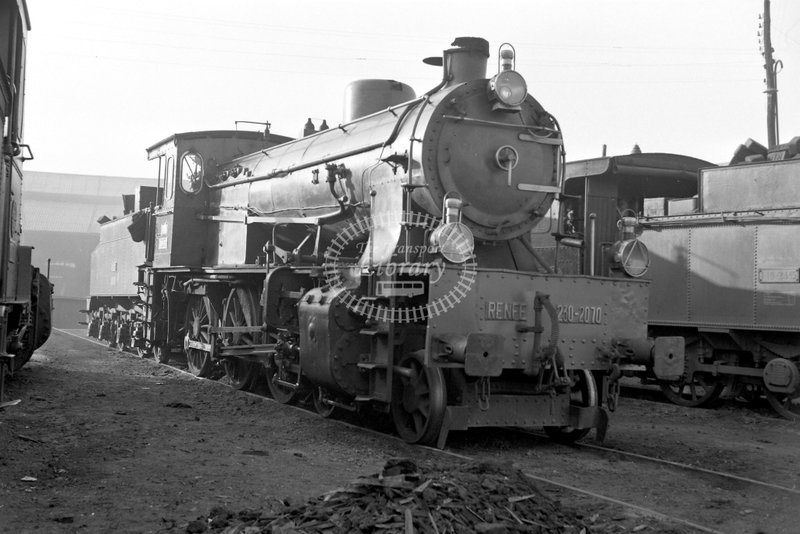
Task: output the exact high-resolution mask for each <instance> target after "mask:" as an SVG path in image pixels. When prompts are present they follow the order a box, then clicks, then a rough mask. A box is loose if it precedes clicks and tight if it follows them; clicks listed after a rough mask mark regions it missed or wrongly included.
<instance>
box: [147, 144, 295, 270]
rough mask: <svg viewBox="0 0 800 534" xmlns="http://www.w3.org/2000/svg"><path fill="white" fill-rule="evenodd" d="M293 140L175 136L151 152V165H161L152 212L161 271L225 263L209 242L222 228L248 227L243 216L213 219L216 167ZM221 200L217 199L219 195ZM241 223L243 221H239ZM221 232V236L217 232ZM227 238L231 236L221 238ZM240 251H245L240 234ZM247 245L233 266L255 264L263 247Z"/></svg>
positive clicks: (251, 241)
mask: <svg viewBox="0 0 800 534" xmlns="http://www.w3.org/2000/svg"><path fill="white" fill-rule="evenodd" d="M287 140H289V138H286V137H281V136H275V135H270V134H269V133H267V134H266V135H265V134H264V133H262V132H245V131H207V132H189V133H181V134H175V135H173V136H170V137H168V138H167V139H164V140H163V141H161V142H160V143H157V144H155V145H153V146H151V147H150V148H148V149H147V155H148V159H150V160H158V194H157V195H156V198H157V202H156V206H155V210H154V212H153V216H154V217H153V219H154V220H153V226H152V227H153V229H154V236H153V238H152V239H153V243H152V249H151V253H150V254H149V255H148V258H149V259H150V258H151V259H152V261H153V265H154V266H156V267H175V266H201V265H208V264H209V263H210V264H216V263H221V262H219V261H218V260H219V259H220V258H219V251H218V250H217V249H218V245H217V244H216V243H214V244H212V245H209V243H208V236H209V235H217V234H218V233H219V232H220V231H221V230H222V229H221V228H214V229H212V228H209V225H214V226H220V225H221V226H222V227H224V226H225V224H226V223H228V224H237V223H238V224H241V223H243V222H244V219H243V218H242V215H243V214H241V213H239V214H232V215H231V217H228V218H227V219H226V220H223V219H224V218H220V217H216V218H215V217H213V216H210V215H209V213H208V212H209V209H211V208H212V207H213V205H214V204H216V206H217V207H218V205H219V202H218V200H217V201H216V202H215V195H214V194H213V193H211V192H210V189H209V187H208V186H209V185H210V184H214V183H216V181H217V180H218V174H217V162H220V161H230V160H231V159H234V158H236V157H238V156H241V155H242V154H249V153H252V152H256V151H258V150H263V149H265V148H267V147H269V146H273V145H275V144H277V143H279V142H284V141H287ZM217 196H218V195H217ZM237 216H238V219H241V220H240V221H238V220H236V219H237ZM214 230H216V231H214ZM222 233H226V232H222ZM228 235H232V236H236V241H237V242H236V245H237V247H234V246H233V245H234V243H231V244H230V245H232V246H229V247H228V249H232V248H239V249H241V250H244V247H242V246H238V245H240V244H242V243H240V241H242V239H241V237H240V236H238V234H236V233H228ZM258 241H259V240H257V239H247V237H246V236H245V237H244V239H243V243H247V244H248V245H249V246H247V253H246V254H245V257H242V258H229V262H230V263H235V262H237V260H238V262H239V263H245V262H246V261H247V260H249V261H250V262H253V261H254V259H255V256H256V254H257V249H258V247H260V246H261V245H263V240H262V241H260V243H261V244H260V245H259V244H258Z"/></svg>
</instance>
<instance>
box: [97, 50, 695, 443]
mask: <svg viewBox="0 0 800 534" xmlns="http://www.w3.org/2000/svg"><path fill="white" fill-rule="evenodd" d="M498 56H499V57H498V68H497V72H496V74H494V75H493V76H491V77H487V75H486V71H487V65H488V58H489V57H490V49H489V44H488V43H487V42H486V41H485V40H483V39H480V38H458V39H456V40H455V42H454V43H453V48H450V49H448V50H445V51H444V53H443V55H442V56H441V57H436V58H429V59H428V60H426V62H427V63H429V64H432V65H436V66H439V67H441V69H442V73H443V76H442V81H441V83H439V84H438V85H437V86H436V87H434V88H433V89H431V90H430V91H428V92H426V93H424V94H423V95H421V96H416V94H415V92H414V91H413V90H412V89H411V88H410V87H409V86H407V85H405V84H402V83H400V82H397V81H393V80H360V81H357V82H354V83H353V84H351V85H350V86H349V87H348V89H347V91H346V94H347V101H346V105H345V109H346V116H345V118H344V121H343V122H342V123H341V124H339V125H337V126H333V127H330V128H325V127H320V129H319V130H315V129H314V125H313V123H312V124H310V125H309V126H310V127H309V128H308V129H307V132H306V134H307V135H305V136H304V137H302V138H299V139H288V138H282V137H280V136H276V135H274V134H272V133H271V132H270V131H269V129H267V131H266V132H264V133H263V134H262V133H248V132H226V131H214V132H194V133H184V134H176V135H173V136H170V137H169V138H167V139H165V140H164V141H162V142H160V143H157V144H155V145H153V146H152V147H150V148H149V149H148V155H149V157H150V158H151V159H154V160H158V162H159V169H160V171H159V187H158V188H157V191H156V194H155V202H154V203H153V206H151V207H147V208H146V209H143V210H141V211H139V212H137V217H138V220H137V221H134V220H133V217H134V216H133V215H131V216H130V218H129V219H125V218H123V219H118V220H116V221H114V224H117V225H122V224H127V225H128V226H130V227H131V233H132V235H134V234H135V237H136V238H138V239H140V240H141V242H142V243H144V245H143V246H144V248H143V255H142V257H141V261H140V262H139V263H140V265H139V267H138V279H137V281H136V282H135V284H136V287H137V288H138V297H137V298H136V299H133V300H134V301H135V303H136V304H137V305H138V306H140V307H141V313H136V312H134V313H132V314H130V315H131V318H129V319H121V322H122V323H124V324H126V325H127V326H126V328H128V331H130V332H136V334H135V335H132V336H131V342H130V344H131V345H132V346H135V347H137V348H140V349H143V350H146V351H152V352H153V354H154V356H155V357H156V358H157V359H158V360H160V361H165V360H167V359H169V358H170V357H172V356H173V355H177V354H178V353H180V352H183V353H184V354H185V356H186V359H187V362H188V365H189V369H190V370H191V371H192V372H193V373H194V374H196V375H198V376H211V375H213V374H214V373H215V372H216V370H217V369H221V370H223V371H224V374H225V376H226V379H227V380H228V381H229V383H231V384H232V385H233V386H235V387H238V388H247V387H251V386H252V385H253V383H254V382H255V381H257V380H259V378H260V377H261V376H262V375H264V376H265V377H266V381H267V385H268V386H269V389H270V392H271V394H272V395H273V396H274V397H275V399H277V400H278V401H280V402H290V401H293V400H294V399H298V398H305V399H309V401H311V402H313V405H314V407H315V408H316V409H317V411H318V412H319V413H321V414H322V415H329V414H330V413H331V412H332V411H333V410H334V409H344V410H352V411H356V410H363V409H366V408H371V409H373V410H376V411H378V412H381V413H386V414H389V415H390V416H391V418H392V421H393V422H394V425H395V428H396V429H397V431H398V433H399V434H400V435H401V436H402V437H403V438H404V439H406V440H407V441H409V442H413V443H435V444H438V445H439V446H443V445H444V442H445V440H446V438H447V434H448V432H449V431H451V430H465V429H467V428H470V427H476V426H520V427H533V426H543V427H545V429H547V431H548V432H549V433H551V434H552V435H554V436H556V437H557V438H559V439H565V440H574V439H578V438H580V437H582V436H584V435H586V434H587V433H588V432H589V431H590V430H591V429H592V428H595V429H597V432H598V436H599V437H601V438H602V436H603V434H604V433H605V429H606V426H607V420H608V414H607V410H608V409H609V408H610V409H613V407H614V405H615V403H616V399H617V395H618V387H617V381H616V380H617V378H618V376H619V370H618V365H619V364H620V363H622V362H627V361H637V362H645V361H646V362H650V363H652V362H656V367H657V368H658V370H659V372H660V373H662V374H663V376H666V377H669V376H671V375H672V374H674V373H675V372H676V371H675V369H680V368H682V366H683V361H682V358H683V353H682V347H683V345H682V343H678V342H677V341H676V339H675V338H671V337H664V338H660V339H647V337H646V316H647V301H648V288H647V283H646V282H643V281H641V280H637V279H634V278H627V279H620V278H616V279H614V278H608V277H606V278H599V277H592V276H563V275H558V274H555V273H554V272H552V270H550V269H549V268H548V266H547V265H546V264H545V262H543V261H542V259H541V258H540V257H539V255H538V254H537V253H536V251H535V250H534V248H533V247H532V246H531V243H530V237H529V234H530V231H531V229H532V228H533V227H534V225H536V224H537V222H539V221H540V220H541V219H542V217H543V216H544V215H545V213H547V211H548V209H549V208H550V206H551V204H552V202H553V198H554V197H555V195H557V194H559V193H560V191H561V173H562V170H563V151H562V146H563V139H562V135H561V131H560V129H559V127H558V123H557V122H556V120H555V119H554V117H553V116H552V115H550V114H549V113H548V112H547V111H546V110H545V109H544V108H543V107H542V105H541V104H539V102H537V101H536V100H535V99H534V98H533V97H532V96H531V95H530V94H528V90H527V85H526V82H525V79H524V78H523V77H522V75H520V74H519V73H518V72H516V70H515V69H514V65H515V61H516V58H515V51H514V49H513V47H511V46H510V45H503V46H502V47H501V48H500V50H499V53H498ZM95 254H96V256H97V257H98V258H99V260H98V262H97V269H94V270H93V273H92V276H93V280H94V279H95V277H97V278H98V279H100V278H102V277H106V278H107V276H108V272H104V271H105V270H106V269H108V268H109V267H111V263H110V262H114V264H113V265H114V267H115V268H118V267H119V266H118V264H117V263H116V260H115V254H111V253H110V248H103V247H102V246H101V247H100V248H98V250H97V251H96V252H95ZM93 265H94V263H93ZM130 267H131V266H130V262H129V268H130ZM127 291H128V293H130V288H128V289H127ZM111 293H113V291H111ZM120 302H121V301H120ZM117 304H118V303H117ZM115 306H116V305H115ZM120 307H121V309H122V311H124V312H125V313H129V312H130V311H131V310H133V307H126V306H122V305H120ZM125 313H121V314H118V317H123V316H124V315H125ZM118 320H120V319H118ZM126 321H127V322H126Z"/></svg>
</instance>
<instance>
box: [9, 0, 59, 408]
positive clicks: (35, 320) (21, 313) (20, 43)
mask: <svg viewBox="0 0 800 534" xmlns="http://www.w3.org/2000/svg"><path fill="white" fill-rule="evenodd" d="M0 29H2V30H3V32H2V35H3V40H4V41H5V44H4V46H3V47H2V48H0V74H2V76H0V129H2V131H3V148H2V150H3V157H2V160H1V161H0V176H2V178H3V180H2V187H1V188H0V235H1V236H3V238H2V241H1V242H2V246H0V266H2V270H0V403H2V401H3V394H4V387H5V376H6V374H7V373H8V372H10V373H13V372H14V371H17V370H18V369H20V368H21V367H22V366H23V365H25V363H26V362H27V361H28V360H30V358H31V355H33V351H34V350H36V349H37V348H38V347H40V346H41V345H42V344H44V342H45V341H47V338H48V337H49V335H50V318H51V311H52V304H51V303H52V286H51V285H50V282H49V281H48V280H47V277H46V276H44V275H43V274H42V273H40V272H39V269H37V268H36V267H34V266H33V265H31V251H32V247H27V246H22V245H21V244H20V238H21V234H22V212H21V207H22V164H23V162H24V161H25V160H28V159H32V158H33V154H32V153H31V150H30V147H29V146H28V145H26V144H24V143H23V140H22V124H23V110H24V106H23V100H24V96H25V91H24V85H25V50H26V39H27V35H28V30H29V29H30V20H29V19H28V9H27V6H26V4H25V2H24V0H17V1H16V2H3V3H1V4H0Z"/></svg>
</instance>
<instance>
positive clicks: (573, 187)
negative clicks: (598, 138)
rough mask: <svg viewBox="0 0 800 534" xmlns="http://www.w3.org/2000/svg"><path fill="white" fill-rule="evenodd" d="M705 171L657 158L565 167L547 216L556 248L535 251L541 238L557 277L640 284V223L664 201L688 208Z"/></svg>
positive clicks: (685, 160) (695, 164) (696, 164)
mask: <svg viewBox="0 0 800 534" xmlns="http://www.w3.org/2000/svg"><path fill="white" fill-rule="evenodd" d="M711 165H712V164H711V163H709V162H706V161H702V160H698V159H695V158H690V157H686V156H676V155H673V154H658V153H653V154H641V153H640V154H630V155H627V156H614V157H602V158H596V159H590V160H581V161H575V162H569V163H568V164H567V166H566V171H565V179H564V195H563V196H562V198H561V202H560V204H559V206H558V209H556V210H554V213H553V218H555V220H556V222H555V226H556V228H557V230H556V232H555V233H554V235H555V237H556V246H555V248H552V247H550V248H548V247H547V246H541V243H542V234H541V233H538V234H537V233H534V239H537V240H538V243H539V244H540V247H541V249H542V250H543V251H544V253H545V254H546V255H547V257H548V258H549V259H550V261H552V262H553V265H554V266H555V268H556V270H557V271H558V272H565V273H584V274H597V275H600V276H623V277H624V276H627V277H634V278H638V277H645V278H646V277H647V271H648V268H649V263H650V256H649V252H648V251H647V247H646V246H645V245H644V244H643V243H642V242H641V241H640V240H639V239H638V235H639V234H640V233H641V227H640V221H641V219H642V218H643V217H646V216H647V215H650V214H652V213H653V212H654V211H653V210H655V209H657V208H656V206H657V204H658V203H661V204H662V205H663V204H664V203H665V202H667V199H670V200H671V201H672V202H673V203H675V202H676V201H677V199H688V202H689V203H691V197H692V195H694V194H696V192H697V172H698V169H699V168H701V167H707V166H711ZM662 215H663V213H662Z"/></svg>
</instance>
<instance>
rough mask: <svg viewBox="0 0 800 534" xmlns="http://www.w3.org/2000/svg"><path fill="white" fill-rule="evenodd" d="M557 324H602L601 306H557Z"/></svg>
mask: <svg viewBox="0 0 800 534" xmlns="http://www.w3.org/2000/svg"><path fill="white" fill-rule="evenodd" d="M556 311H557V312H558V322H560V323H583V324H603V307H602V306H573V305H572V304H568V305H564V306H557V307H556Z"/></svg>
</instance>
